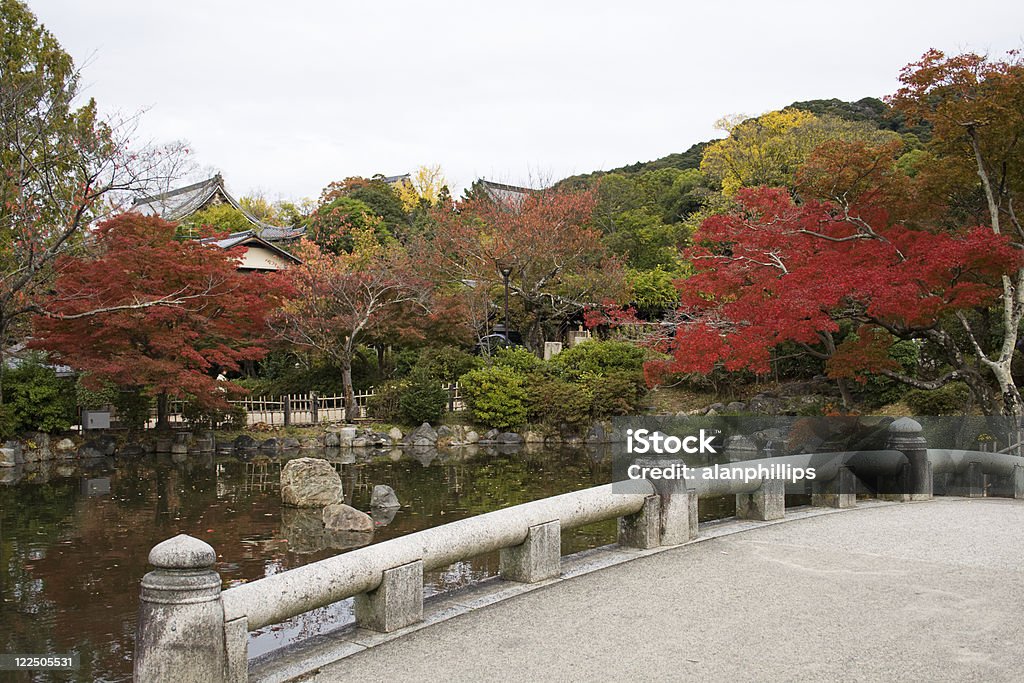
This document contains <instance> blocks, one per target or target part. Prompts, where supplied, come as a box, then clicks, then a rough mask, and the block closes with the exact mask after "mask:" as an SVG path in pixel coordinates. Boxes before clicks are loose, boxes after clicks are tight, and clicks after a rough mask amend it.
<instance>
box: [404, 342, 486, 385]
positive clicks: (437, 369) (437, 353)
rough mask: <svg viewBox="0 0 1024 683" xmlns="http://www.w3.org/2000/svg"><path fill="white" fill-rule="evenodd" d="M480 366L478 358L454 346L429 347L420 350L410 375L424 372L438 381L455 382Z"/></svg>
mask: <svg viewBox="0 0 1024 683" xmlns="http://www.w3.org/2000/svg"><path fill="white" fill-rule="evenodd" d="M478 367H480V358H478V357H477V356H474V355H473V354H471V353H467V352H466V351H463V350H462V349H459V348H456V347H454V346H441V347H430V348H426V349H423V350H422V351H420V354H419V358H418V359H417V361H416V366H415V367H414V368H412V369H411V370H410V373H409V374H410V375H411V374H414V373H416V372H424V373H426V374H427V375H428V376H430V377H433V378H434V379H436V380H438V381H439V382H455V381H456V380H458V379H459V377H462V376H463V375H465V374H466V373H467V372H469V371H470V370H475V369H476V368H478Z"/></svg>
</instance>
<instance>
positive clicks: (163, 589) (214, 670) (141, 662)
mask: <svg viewBox="0 0 1024 683" xmlns="http://www.w3.org/2000/svg"><path fill="white" fill-rule="evenodd" d="M216 560H217V554H216V552H214V550H213V548H212V547H210V545H209V544H207V543H204V542H203V541H200V540H199V539H198V538H193V537H191V536H187V535H185V534H179V535H177V536H175V537H174V538H171V539H168V540H166V541H164V542H163V543H159V544H157V545H156V546H154V547H153V549H152V550H151V551H150V553H149V563H150V564H151V565H153V566H154V567H155V569H154V570H153V571H151V572H149V573H148V574H146V576H145V577H143V579H142V593H141V600H140V605H139V623H138V626H137V628H136V631H135V670H134V676H133V678H134V680H135V681H174V683H193V682H195V683H217V682H218V681H225V680H226V679H227V668H226V654H225V653H226V649H225V642H224V606H223V604H222V601H221V594H220V586H221V580H220V575H219V574H218V573H217V572H216V571H214V570H213V564H214V562H216Z"/></svg>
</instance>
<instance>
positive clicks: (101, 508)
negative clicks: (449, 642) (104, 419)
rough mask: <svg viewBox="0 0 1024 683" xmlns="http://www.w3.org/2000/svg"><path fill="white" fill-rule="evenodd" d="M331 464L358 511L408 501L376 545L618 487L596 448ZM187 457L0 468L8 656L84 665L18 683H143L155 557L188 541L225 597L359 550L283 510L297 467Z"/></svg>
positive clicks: (341, 459) (584, 541)
mask: <svg viewBox="0 0 1024 683" xmlns="http://www.w3.org/2000/svg"><path fill="white" fill-rule="evenodd" d="M309 454H310V453H309V452H303V453H302V455H309ZM319 455H320V456H321V457H325V456H326V457H328V459H330V460H331V461H332V462H333V463H334V464H335V467H336V469H337V470H338V471H339V472H340V474H341V477H342V481H343V482H344V492H345V499H346V501H345V502H347V503H349V504H350V505H353V506H355V507H357V508H359V509H361V510H367V509H368V506H369V498H370V491H371V490H372V488H373V486H374V485H375V484H388V485H389V486H391V487H392V488H394V489H395V491H396V492H397V494H398V497H399V499H400V501H401V503H402V508H401V509H400V510H398V511H397V513H396V514H395V515H394V518H393V519H390V520H388V519H387V518H386V517H385V518H383V519H380V518H378V520H377V521H378V523H381V524H383V523H386V525H383V526H379V527H378V528H377V530H376V532H375V533H374V536H373V542H374V543H379V542H381V541H384V540H387V539H389V538H395V537H397V536H402V535H404V534H408V533H410V532H413V531H418V530H420V529H425V528H428V527H431V526H435V525H438V524H444V523H446V522H450V521H454V520H457V519H461V518H464V517H469V516H473V515H477V514H481V513H484V512H489V511H491V510H496V509H499V508H503V507H507V506H509V505H515V504H517V503H523V502H527V501H530V500H535V499H538V498H544V497H547V496H551V495H556V494H559V493H565V492H567V491H573V490H577V489H582V488H587V487H590V486H596V485H598V484H603V483H607V482H609V481H610V480H611V463H610V457H609V456H608V454H607V453H604V452H599V451H588V450H563V451H559V450H540V451H537V452H527V451H519V452H505V453H502V452H499V451H497V450H491V451H490V452H485V451H479V452H476V453H473V454H466V453H457V452H454V453H450V454H438V453H437V452H436V451H430V452H427V453H423V454H419V455H418V456H417V457H413V455H412V454H405V453H402V452H401V451H394V452H392V453H388V454H384V455H379V454H378V455H369V454H367V455H366V456H364V457H355V456H353V455H352V454H351V452H349V453H348V454H347V455H344V456H343V455H340V454H339V453H337V452H335V453H333V454H331V453H321V454H319ZM181 460H182V461H181V462H174V461H172V460H171V459H170V458H152V459H147V460H143V461H133V462H122V461H117V460H114V459H102V460H98V461H92V462H77V463H74V464H67V463H35V464H32V465H29V466H25V467H19V468H17V470H16V471H15V470H6V471H4V470H0V595H2V603H0V652H4V653H12V654H13V653H25V654H68V653H72V652H76V653H78V654H79V655H80V659H81V667H80V669H79V670H78V671H76V672H74V673H68V672H60V673H56V672H54V673H42V672H36V673H33V674H28V673H24V674H18V677H17V678H13V680H25V681H28V680H32V681H47V680H79V681H95V680H108V681H122V680H130V678H131V669H132V650H133V641H134V632H135V619H136V612H137V609H138V586H139V580H140V579H141V578H142V576H143V575H144V574H145V573H146V572H147V571H148V569H149V568H148V566H147V564H146V557H147V554H148V552H149V549H150V548H151V547H152V546H153V545H155V544H156V543H158V542H160V541H162V540H164V539H166V538H169V537H171V536H174V535H175V534H178V533H187V534H190V535H192V536H196V537H198V538H201V539H203V540H204V541H206V542H208V543H210V544H211V545H212V546H213V547H214V548H215V549H216V550H217V553H218V563H217V567H216V569H217V570H218V571H219V572H220V574H221V576H222V577H223V580H224V586H225V588H226V587H229V586H232V585H236V584H238V583H241V582H245V581H252V580H254V579H258V578H261V577H263V576H267V575H270V574H274V573H277V572H281V571H285V570H287V569H290V568H292V567H297V566H299V565H302V564H306V563H309V562H315V561H317V560H320V559H323V558H325V557H329V556H331V555H335V554H338V553H339V552H344V551H345V550H346V548H345V547H344V543H341V544H339V542H338V540H337V539H336V538H325V537H324V535H323V534H322V533H320V534H318V533H317V532H316V530H315V529H316V526H315V524H307V523H306V522H308V521H309V520H307V519H306V514H305V513H304V511H298V510H291V509H286V508H282V507H281V504H280V495H279V476H280V468H281V465H282V462H284V461H285V460H286V458H274V459H269V458H262V457H257V458H256V459H253V460H251V461H248V462H246V461H242V460H238V459H236V458H234V457H231V456H217V457H214V456H198V455H194V456H192V455H190V456H188V458H185V459H181ZM614 536H615V522H614V520H610V521H608V522H605V523H602V524H599V525H594V526H593V527H588V528H584V529H579V530H576V531H575V532H571V533H566V534H564V537H563V552H565V553H569V552H575V551H579V550H582V549H585V548H588V547H594V546H598V545H603V544H606V543H610V542H612V541H613V540H614ZM332 545H333V547H332ZM497 564H498V562H497V555H496V554H495V555H484V556H481V557H478V558H473V559H472V560H468V561H465V562H459V563H457V564H455V565H452V566H451V567H448V568H446V569H444V570H441V571H438V572H432V573H429V574H428V576H427V577H425V578H426V584H427V585H426V592H427V594H428V595H429V594H433V593H437V592H440V591H444V590H449V589H451V588H455V587H458V586H460V585H464V584H466V583H469V582H471V581H474V580H478V579H481V578H484V577H487V576H491V575H494V574H495V573H496V572H497ZM350 603H351V601H343V602H341V603H338V604H336V605H331V606H329V607H327V608H324V609H321V610H317V611H314V612H310V613H308V614H306V615H303V616H302V617H301V618H299V619H295V620H292V621H291V622H288V623H285V624H280V625H277V626H275V627H272V628H268V629H265V630H264V631H262V632H259V633H255V634H253V635H252V636H251V642H250V654H251V655H252V656H256V655H259V654H262V653H265V652H269V651H271V650H273V649H275V648H278V647H281V646H282V645H285V644H287V643H289V642H293V641H294V640H296V639H298V638H301V637H304V636H307V635H310V634H313V633H317V632H322V631H324V630H330V629H332V628H336V627H337V626H339V625H340V624H342V623H344V622H346V621H348V620H350V619H351V604H350ZM3 675H4V674H2V673H0V677H2V676H3ZM7 675H8V676H12V677H13V676H14V675H13V674H7Z"/></svg>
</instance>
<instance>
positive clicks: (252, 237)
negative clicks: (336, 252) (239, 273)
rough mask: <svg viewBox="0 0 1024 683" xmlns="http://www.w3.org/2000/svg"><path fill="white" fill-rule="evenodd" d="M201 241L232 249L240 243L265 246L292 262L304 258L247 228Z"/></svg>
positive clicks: (249, 245)
mask: <svg viewBox="0 0 1024 683" xmlns="http://www.w3.org/2000/svg"><path fill="white" fill-rule="evenodd" d="M199 241H200V242H201V243H203V244H214V245H216V246H218V247H220V248H221V249H230V248H232V247H237V246H240V245H244V246H247V247H263V248H264V249H267V250H268V251H270V252H272V253H274V254H277V255H278V256H280V257H281V258H283V259H284V260H286V261H290V262H291V263H302V259H300V258H299V257H297V256H295V255H293V254H289V253H288V252H287V251H285V250H284V249H281V248H280V247H278V246H275V245H273V244H271V243H270V242H269V241H268V240H267V239H265V238H262V237H260V236H259V235H257V234H256V232H255V231H254V230H246V231H244V232H233V233H231V234H230V235H228V236H227V237H222V238H219V239H218V238H216V237H207V238H204V239H201V240H199Z"/></svg>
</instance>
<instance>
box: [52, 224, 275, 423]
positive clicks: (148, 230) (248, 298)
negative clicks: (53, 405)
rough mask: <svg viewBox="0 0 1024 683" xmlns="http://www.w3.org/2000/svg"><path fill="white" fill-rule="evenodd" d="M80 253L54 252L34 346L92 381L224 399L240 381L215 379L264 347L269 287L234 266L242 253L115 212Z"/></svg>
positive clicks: (163, 398)
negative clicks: (44, 309)
mask: <svg viewBox="0 0 1024 683" xmlns="http://www.w3.org/2000/svg"><path fill="white" fill-rule="evenodd" d="M88 252H89V253H88V254H83V255H79V256H70V255H67V256H62V257H60V258H59V259H58V262H57V265H56V270H57V271H58V275H57V277H56V279H55V281H54V283H53V292H52V295H51V297H50V300H49V301H48V303H47V315H42V316H39V317H37V318H36V319H35V338H34V341H33V342H32V345H33V346H35V347H38V348H42V349H45V350H47V351H49V352H50V353H51V354H52V355H53V357H54V358H55V359H56V360H58V361H60V362H63V363H66V364H67V365H70V366H71V367H73V368H75V369H76V370H79V371H82V372H83V373H86V375H87V376H88V377H89V378H91V380H92V381H94V382H100V381H107V382H111V383H113V384H114V385H116V386H119V387H123V388H133V389H141V390H142V391H143V392H144V393H146V394H147V395H149V396H150V397H154V398H156V399H157V405H158V418H159V419H158V424H159V425H162V426H166V406H167V399H168V398H190V399H194V400H196V401H197V402H198V403H199V404H201V405H203V406H206V407H209V408H223V407H226V403H225V398H226V396H227V395H228V394H229V393H230V392H232V391H235V390H239V387H237V386H235V385H232V384H230V383H228V382H225V381H219V380H218V379H217V376H218V374H220V373H229V372H234V371H238V369H239V364H240V363H241V362H242V361H246V360H258V359H259V358H261V357H262V356H263V355H264V354H265V348H264V344H263V340H262V338H263V336H264V333H265V322H266V316H267V314H268V311H269V310H270V309H271V307H272V306H273V305H274V299H275V291H276V290H275V289H274V288H273V287H272V286H271V283H270V282H269V281H268V280H266V279H265V276H262V275H260V274H255V273H241V272H239V271H238V270H237V266H238V260H239V258H240V257H241V254H240V253H237V252H231V251H225V250H223V249H220V248H218V247H216V246H212V245H209V244H204V243H202V242H199V241H195V240H184V241H183V240H177V239H175V225H174V224H173V223H169V222H167V221H164V220H161V219H159V218H156V217H153V216H142V215H140V214H137V213H127V214H121V215H119V216H117V217H115V218H112V219H109V220H107V221H104V222H102V223H100V224H99V225H98V226H97V228H96V230H95V233H94V234H93V236H92V240H91V243H90V245H89V250H88Z"/></svg>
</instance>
